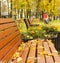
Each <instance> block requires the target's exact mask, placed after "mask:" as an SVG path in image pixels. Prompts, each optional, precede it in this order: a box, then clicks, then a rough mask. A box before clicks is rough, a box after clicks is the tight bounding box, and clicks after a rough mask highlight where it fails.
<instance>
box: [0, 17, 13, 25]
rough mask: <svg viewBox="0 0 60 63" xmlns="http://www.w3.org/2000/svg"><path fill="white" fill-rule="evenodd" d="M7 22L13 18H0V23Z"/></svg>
mask: <svg viewBox="0 0 60 63" xmlns="http://www.w3.org/2000/svg"><path fill="white" fill-rule="evenodd" d="M7 22H14V19H12V18H0V24H1V23H7Z"/></svg>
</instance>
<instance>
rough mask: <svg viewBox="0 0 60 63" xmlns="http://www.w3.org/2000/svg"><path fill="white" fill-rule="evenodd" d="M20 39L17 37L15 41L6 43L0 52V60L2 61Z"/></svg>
mask: <svg viewBox="0 0 60 63" xmlns="http://www.w3.org/2000/svg"><path fill="white" fill-rule="evenodd" d="M19 39H20V36H17V37H16V38H15V39H13V40H12V41H11V42H9V43H8V45H6V46H5V47H4V48H3V49H1V50H0V59H2V58H3V57H4V56H5V55H6V54H7V53H8V52H9V51H10V49H11V48H12V47H13V46H14V45H15V44H16V42H18V41H19Z"/></svg>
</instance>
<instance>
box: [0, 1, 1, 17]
mask: <svg viewBox="0 0 60 63" xmlns="http://www.w3.org/2000/svg"><path fill="white" fill-rule="evenodd" d="M0 18H1V1H0Z"/></svg>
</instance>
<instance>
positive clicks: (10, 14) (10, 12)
mask: <svg viewBox="0 0 60 63" xmlns="http://www.w3.org/2000/svg"><path fill="white" fill-rule="evenodd" d="M10 4H11V5H10V6H11V8H10V9H11V12H10V17H12V0H11V1H10Z"/></svg>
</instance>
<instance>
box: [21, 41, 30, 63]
mask: <svg viewBox="0 0 60 63" xmlns="http://www.w3.org/2000/svg"><path fill="white" fill-rule="evenodd" d="M30 45H31V42H30V41H28V43H27V44H26V46H25V49H24V50H23V54H22V55H21V57H22V63H25V62H26V59H27V56H28V53H29V49H30Z"/></svg>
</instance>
